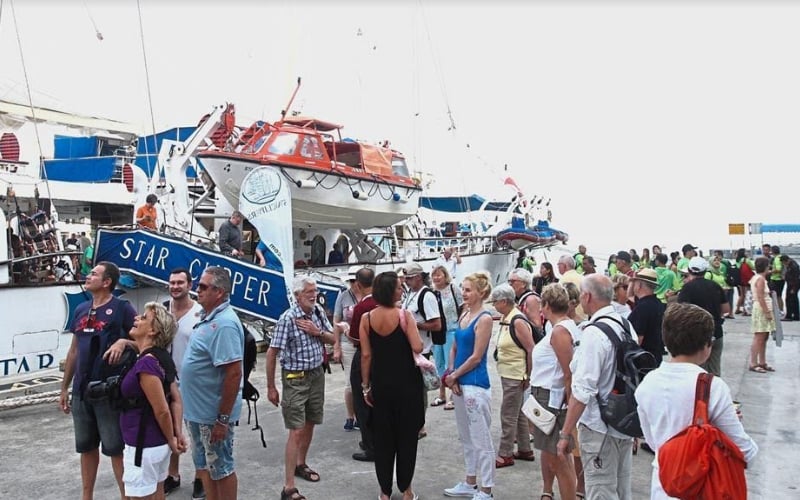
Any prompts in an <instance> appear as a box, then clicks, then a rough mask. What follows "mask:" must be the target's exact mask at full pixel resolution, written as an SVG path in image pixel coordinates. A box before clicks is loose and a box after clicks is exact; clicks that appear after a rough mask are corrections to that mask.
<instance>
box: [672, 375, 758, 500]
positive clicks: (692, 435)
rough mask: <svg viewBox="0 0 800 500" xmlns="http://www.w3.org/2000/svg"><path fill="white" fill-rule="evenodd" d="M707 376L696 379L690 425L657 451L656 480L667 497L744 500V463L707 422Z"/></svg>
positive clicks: (730, 443)
mask: <svg viewBox="0 0 800 500" xmlns="http://www.w3.org/2000/svg"><path fill="white" fill-rule="evenodd" d="M712 378H713V375H711V374H710V373H701V374H699V375H698V376H697V389H696V392H695V403H694V416H693V417H692V424H691V425H689V427H687V428H686V429H684V430H682V431H681V432H679V433H678V434H676V435H674V436H672V437H671V438H670V439H669V440H668V441H667V442H666V443H664V445H663V446H661V448H659V450H658V478H659V479H660V480H661V486H662V487H663V488H664V491H665V492H666V493H667V495H669V496H672V497H676V498H682V499H687V500H723V499H724V500H740V499H741V500H746V498H747V482H746V481H745V477H744V469H745V467H746V465H747V463H746V462H745V460H744V455H743V454H742V451H741V450H740V449H739V447H738V446H736V444H734V442H733V441H731V439H730V438H729V437H728V436H727V435H726V434H725V433H724V432H722V431H721V430H719V429H717V428H716V427H714V426H713V425H711V424H710V423H709V421H708V396H709V394H710V392H711V379H712Z"/></svg>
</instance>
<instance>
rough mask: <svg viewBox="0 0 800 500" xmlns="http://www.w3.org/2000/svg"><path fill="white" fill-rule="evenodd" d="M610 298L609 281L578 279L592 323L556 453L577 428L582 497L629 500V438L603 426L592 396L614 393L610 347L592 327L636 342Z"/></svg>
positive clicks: (577, 361)
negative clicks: (610, 331) (581, 468)
mask: <svg viewBox="0 0 800 500" xmlns="http://www.w3.org/2000/svg"><path fill="white" fill-rule="evenodd" d="M570 258H571V257H570ZM613 293H614V290H613V286H612V284H611V280H609V279H608V277H606V276H603V275H602V274H590V275H589V276H586V277H585V278H584V280H583V283H582V286H581V295H580V300H581V305H582V306H583V309H584V310H585V311H586V312H587V313H588V314H589V315H590V316H591V318H592V319H591V322H590V323H588V324H587V325H586V326H585V327H584V329H583V334H582V336H581V346H580V349H578V350H577V351H576V357H575V359H574V360H573V362H574V369H573V371H572V395H571V396H570V398H569V405H568V407H567V416H566V420H565V422H564V426H563V427H562V428H561V429H560V432H559V441H558V453H559V455H562V454H565V453H567V452H569V450H570V449H571V448H572V447H573V446H574V443H573V438H572V430H573V429H575V426H576V425H577V426H578V441H580V450H581V460H582V461H583V471H584V478H585V482H586V498H618V499H620V500H630V499H631V498H632V497H631V454H632V447H633V439H632V438H631V437H629V436H626V435H624V434H621V433H619V432H617V431H616V430H614V429H612V428H611V427H609V426H607V425H606V424H605V422H603V419H602V418H601V416H600V406H599V403H598V396H600V397H601V398H603V397H606V396H607V395H608V394H610V393H611V390H612V389H613V388H614V378H615V373H616V366H617V357H616V352H615V349H614V345H613V344H612V343H611V341H610V340H609V338H608V337H607V336H606V334H605V333H604V332H603V330H601V329H600V327H598V326H597V325H596V324H597V323H598V322H601V321H602V322H603V323H605V324H606V325H608V326H609V327H611V329H612V330H613V331H614V333H615V334H616V335H617V336H619V337H620V338H621V339H622V338H624V336H632V337H633V339H636V331H635V330H634V329H633V327H631V326H630V323H628V322H627V320H625V319H623V318H622V316H620V315H619V314H618V313H616V312H614V308H613V307H612V306H611V299H612V296H613ZM623 325H627V327H628V330H630V331H629V332H626V331H625V327H623Z"/></svg>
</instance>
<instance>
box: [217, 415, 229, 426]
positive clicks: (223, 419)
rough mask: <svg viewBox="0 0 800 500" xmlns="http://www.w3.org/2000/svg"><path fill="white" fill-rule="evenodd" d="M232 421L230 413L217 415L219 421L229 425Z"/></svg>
mask: <svg viewBox="0 0 800 500" xmlns="http://www.w3.org/2000/svg"><path fill="white" fill-rule="evenodd" d="M230 421H231V416H230V415H227V414H225V413H220V414H219V415H217V422H218V423H220V424H222V425H228V422H230Z"/></svg>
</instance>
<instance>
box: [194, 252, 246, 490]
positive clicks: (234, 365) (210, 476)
mask: <svg viewBox="0 0 800 500" xmlns="http://www.w3.org/2000/svg"><path fill="white" fill-rule="evenodd" d="M230 293H231V277H230V274H229V273H228V271H227V270H226V269H224V268H222V267H218V266H214V267H209V268H207V269H206V270H205V271H204V272H203V274H202V276H200V281H199V282H198V283H197V302H198V303H199V304H200V305H201V306H203V314H202V316H201V317H200V321H199V322H198V323H197V324H196V325H195V326H194V333H192V335H191V337H190V338H189V344H188V345H187V346H186V353H185V354H184V357H183V365H182V366H181V371H180V380H181V386H180V389H181V396H182V397H183V416H184V419H185V420H186V426H187V428H188V429H189V434H190V435H191V439H192V450H193V452H192V458H193V460H194V466H195V470H197V475H198V477H199V478H200V480H201V481H202V482H203V487H204V489H205V492H206V495H207V498H208V500H221V499H228V498H236V495H237V491H238V479H237V477H236V470H235V464H234V460H233V427H234V425H235V423H236V422H237V421H238V420H239V414H240V413H241V409H242V371H243V370H242V359H243V357H244V329H243V328H242V323H241V322H240V321H239V317H238V316H236V312H234V310H233V308H232V307H231V304H230Z"/></svg>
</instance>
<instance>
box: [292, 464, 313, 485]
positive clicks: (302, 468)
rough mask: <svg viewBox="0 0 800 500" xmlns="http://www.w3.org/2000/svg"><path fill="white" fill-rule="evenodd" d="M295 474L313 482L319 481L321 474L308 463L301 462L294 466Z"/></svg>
mask: <svg viewBox="0 0 800 500" xmlns="http://www.w3.org/2000/svg"><path fill="white" fill-rule="evenodd" d="M294 475H295V476H297V477H302V478H303V479H305V480H306V481H311V482H312V483H316V482H318V481H319V474H317V473H316V472H315V471H313V470H311V467H309V466H308V465H306V464H300V465H298V466H297V467H295V468H294Z"/></svg>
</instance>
